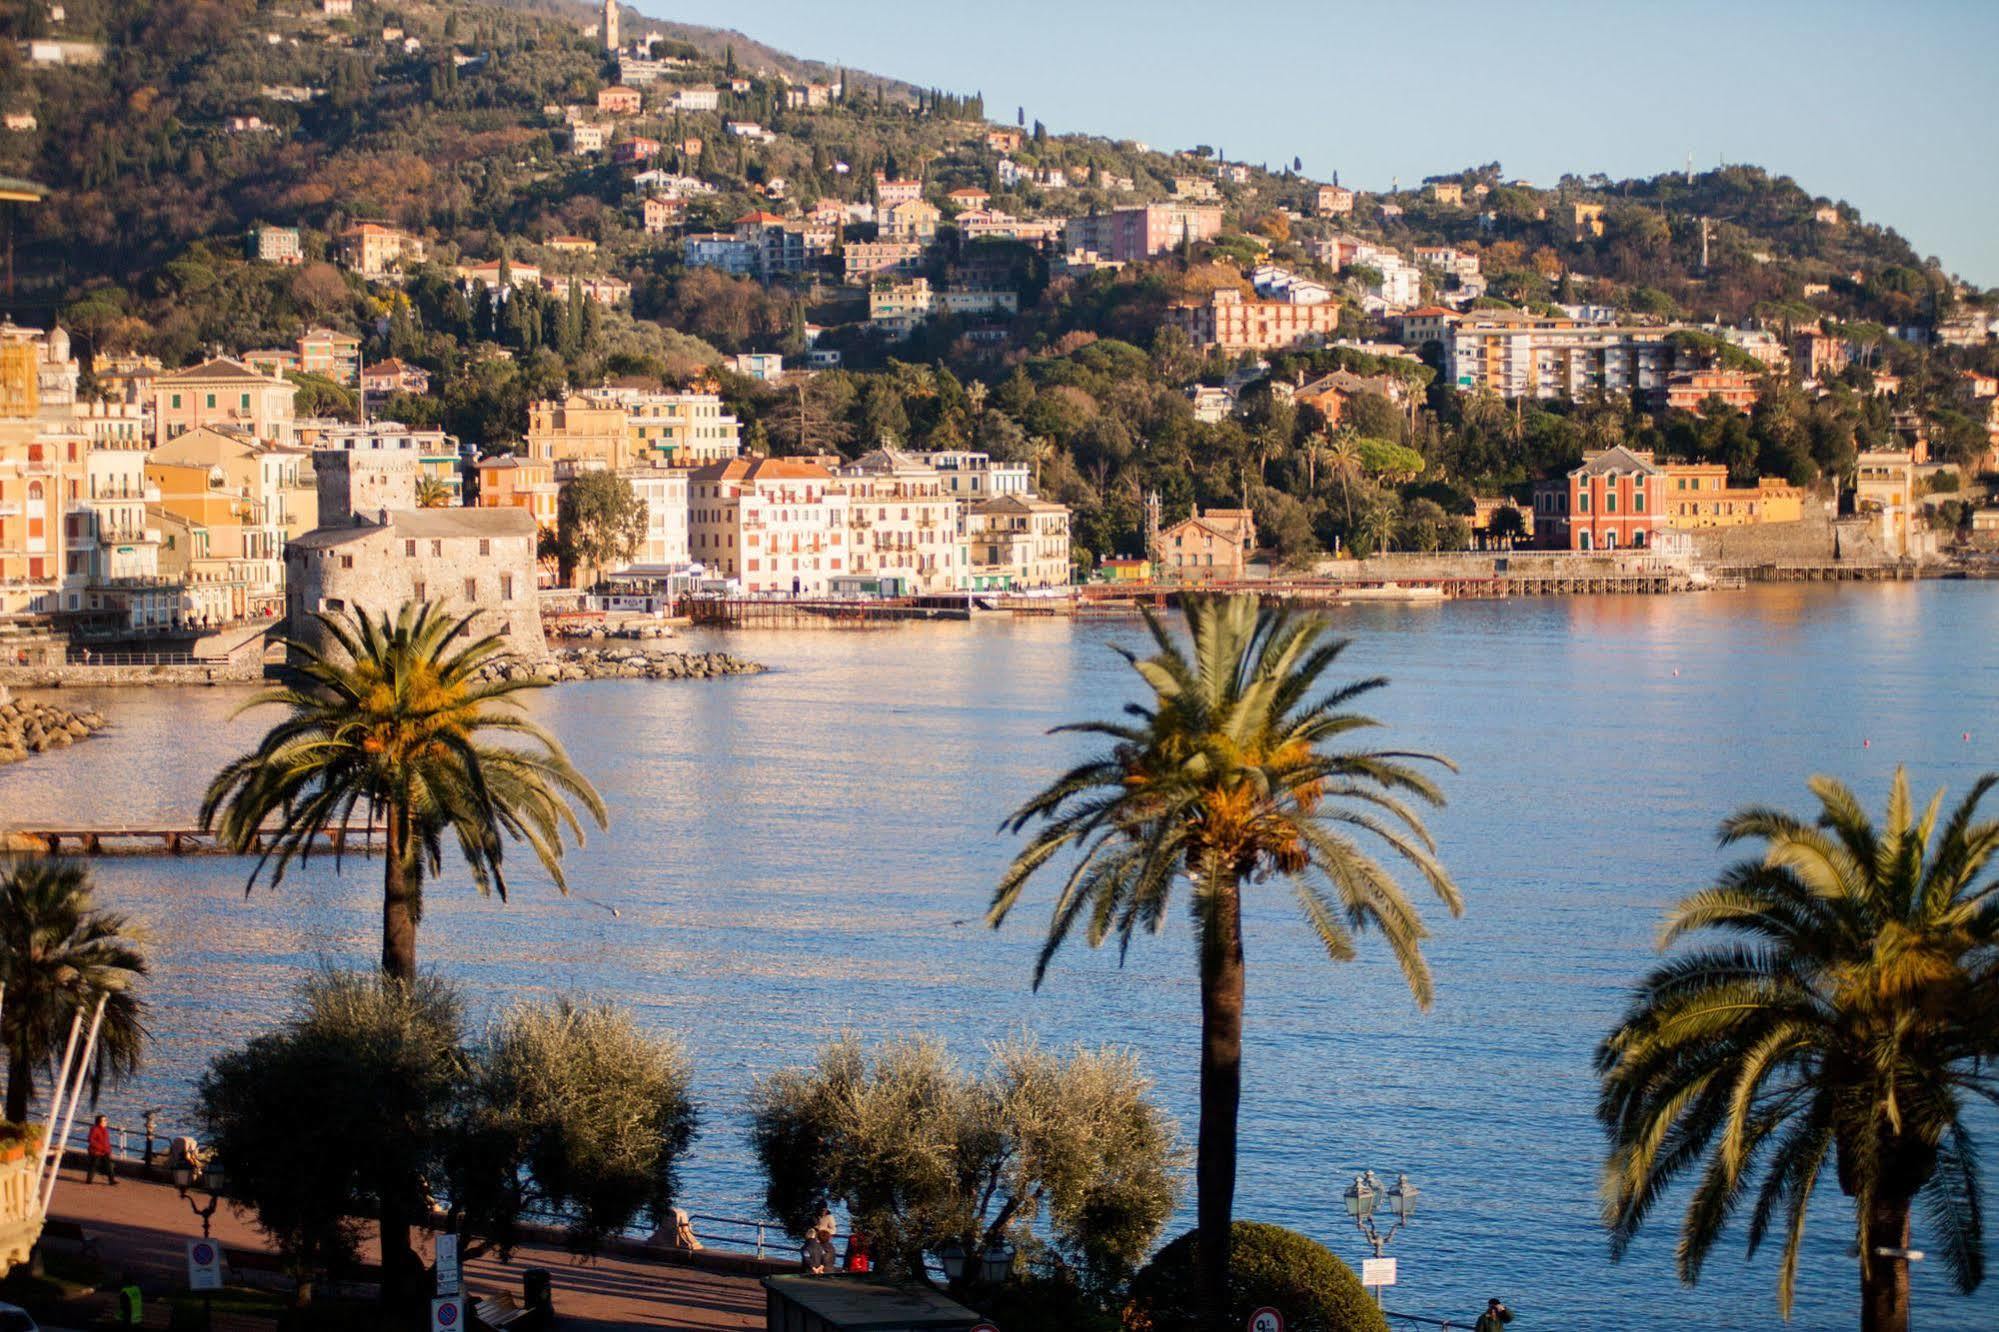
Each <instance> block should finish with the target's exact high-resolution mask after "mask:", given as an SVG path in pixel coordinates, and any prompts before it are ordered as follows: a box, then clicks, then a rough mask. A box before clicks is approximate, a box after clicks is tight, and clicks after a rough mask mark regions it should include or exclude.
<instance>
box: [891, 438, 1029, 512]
mask: <svg viewBox="0 0 1999 1332" xmlns="http://www.w3.org/2000/svg"><path fill="white" fill-rule="evenodd" d="M915 456H916V457H917V458H919V459H921V460H922V461H923V462H924V463H926V464H928V465H929V466H930V467H932V468H934V469H936V472H937V475H938V478H939V479H940V480H941V481H942V482H943V484H944V490H945V493H947V494H949V495H951V496H952V497H953V498H955V499H958V500H961V501H963V502H965V503H969V504H976V503H977V502H979V501H980V500H988V499H992V498H994V497H996V496H999V495H1031V494H1033V493H1034V483H1033V479H1032V475H1031V473H1030V471H1029V469H1028V466H1027V464H1026V463H1016V462H996V461H994V460H993V458H992V456H991V455H990V454H986V453H980V452H978V451H976V450H972V449H946V450H942V451H939V452H936V453H919V454H916V455H915Z"/></svg>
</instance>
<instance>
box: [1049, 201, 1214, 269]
mask: <svg viewBox="0 0 1999 1332" xmlns="http://www.w3.org/2000/svg"><path fill="white" fill-rule="evenodd" d="M1221 233H1222V207H1221V205H1220V204H1187V203H1167V204H1147V205H1145V206H1144V207H1141V208H1119V209H1116V210H1114V211H1112V212H1108V213H1091V214H1090V215H1089V216H1087V217H1072V218H1070V219H1069V225H1068V227H1067V229H1066V231H1065V234H1064V237H1063V245H1064V247H1065V248H1066V249H1068V250H1071V251H1074V250H1094V251H1095V252H1096V253H1097V254H1100V255H1102V256H1103V257H1104V258H1106V259H1109V260H1112V261H1113V262H1116V263H1133V262H1136V261H1138V260H1142V259H1150V258H1152V256H1154V255H1156V254H1164V253H1166V252H1167V251H1168V250H1171V249H1173V248H1174V247H1175V246H1178V245H1179V244H1181V243H1182V242H1183V241H1205V240H1213V239H1214V238H1215V237H1216V236H1219V235H1221Z"/></svg>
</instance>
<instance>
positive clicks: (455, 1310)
mask: <svg viewBox="0 0 1999 1332" xmlns="http://www.w3.org/2000/svg"><path fill="white" fill-rule="evenodd" d="M464 1327H465V1297H464V1296H463V1295H445V1296H442V1297H440V1298H438V1299H434V1300H432V1301H431V1302H430V1332H463V1329H464Z"/></svg>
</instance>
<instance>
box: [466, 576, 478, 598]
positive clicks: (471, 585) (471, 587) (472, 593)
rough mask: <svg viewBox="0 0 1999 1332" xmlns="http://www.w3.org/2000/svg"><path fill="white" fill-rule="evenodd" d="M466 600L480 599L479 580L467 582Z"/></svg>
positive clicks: (474, 579) (471, 579) (470, 579)
mask: <svg viewBox="0 0 1999 1332" xmlns="http://www.w3.org/2000/svg"><path fill="white" fill-rule="evenodd" d="M465 599H466V600H467V601H477V600H478V599H479V580H478V579H476V578H468V579H466V580H465Z"/></svg>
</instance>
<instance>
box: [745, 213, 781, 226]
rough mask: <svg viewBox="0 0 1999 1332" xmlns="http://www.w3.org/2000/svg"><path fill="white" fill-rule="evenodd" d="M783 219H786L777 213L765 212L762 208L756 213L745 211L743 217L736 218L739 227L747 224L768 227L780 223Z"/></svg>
mask: <svg viewBox="0 0 1999 1332" xmlns="http://www.w3.org/2000/svg"><path fill="white" fill-rule="evenodd" d="M783 221H784V219H783V218H781V217H779V216H778V215H777V214H776V213H766V212H763V211H762V210H758V211H757V212H754V213H744V214H743V215H742V216H741V217H739V218H737V219H736V225H737V226H739V227H740V226H745V225H747V226H755V227H767V226H770V225H771V224H772V223H779V222H783Z"/></svg>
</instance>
